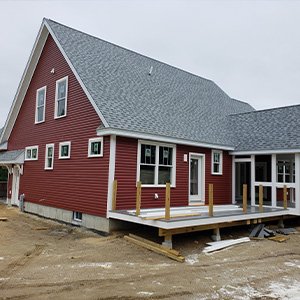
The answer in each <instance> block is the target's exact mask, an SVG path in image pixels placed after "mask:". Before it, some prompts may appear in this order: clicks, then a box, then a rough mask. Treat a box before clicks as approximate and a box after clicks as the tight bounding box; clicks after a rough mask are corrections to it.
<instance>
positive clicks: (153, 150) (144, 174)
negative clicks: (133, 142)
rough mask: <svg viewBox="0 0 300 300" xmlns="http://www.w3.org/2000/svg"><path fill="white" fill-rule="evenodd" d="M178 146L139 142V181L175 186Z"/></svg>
mask: <svg viewBox="0 0 300 300" xmlns="http://www.w3.org/2000/svg"><path fill="white" fill-rule="evenodd" d="M175 178H176V146H175V145H169V144H162V143H155V142H150V141H139V142H138V163H137V181H141V182H142V185H143V186H164V185H165V184H166V183H167V182H170V183H171V186H173V187H174V186H175V180H176V179H175Z"/></svg>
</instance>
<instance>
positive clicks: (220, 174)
mask: <svg viewBox="0 0 300 300" xmlns="http://www.w3.org/2000/svg"><path fill="white" fill-rule="evenodd" d="M211 175H217V176H222V175H223V173H211Z"/></svg>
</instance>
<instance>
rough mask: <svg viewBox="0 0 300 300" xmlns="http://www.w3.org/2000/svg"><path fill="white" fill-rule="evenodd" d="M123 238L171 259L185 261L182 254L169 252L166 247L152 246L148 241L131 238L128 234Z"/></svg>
mask: <svg viewBox="0 0 300 300" xmlns="http://www.w3.org/2000/svg"><path fill="white" fill-rule="evenodd" d="M124 239H125V240H127V241H129V242H132V243H134V244H136V245H138V246H141V247H144V248H146V249H148V250H151V251H153V252H155V253H158V254H162V255H165V256H167V257H169V258H171V259H174V260H176V261H179V262H184V261H185V258H184V257H183V256H180V255H179V256H178V255H174V254H173V253H171V252H170V250H168V249H166V248H163V249H162V248H160V247H157V246H153V245H151V244H149V243H145V242H142V241H140V240H137V239H135V238H132V237H130V236H124Z"/></svg>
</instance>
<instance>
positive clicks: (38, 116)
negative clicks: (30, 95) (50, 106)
mask: <svg viewBox="0 0 300 300" xmlns="http://www.w3.org/2000/svg"><path fill="white" fill-rule="evenodd" d="M45 106H46V86H44V87H42V88H40V89H38V90H37V91H36V108H35V124H38V123H42V122H44V121H45Z"/></svg>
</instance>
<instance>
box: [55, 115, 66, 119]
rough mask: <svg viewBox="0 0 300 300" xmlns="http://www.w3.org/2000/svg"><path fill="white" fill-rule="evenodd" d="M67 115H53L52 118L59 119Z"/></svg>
mask: <svg viewBox="0 0 300 300" xmlns="http://www.w3.org/2000/svg"><path fill="white" fill-rule="evenodd" d="M66 116H67V115H63V116H54V119H61V118H65V117H66Z"/></svg>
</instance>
